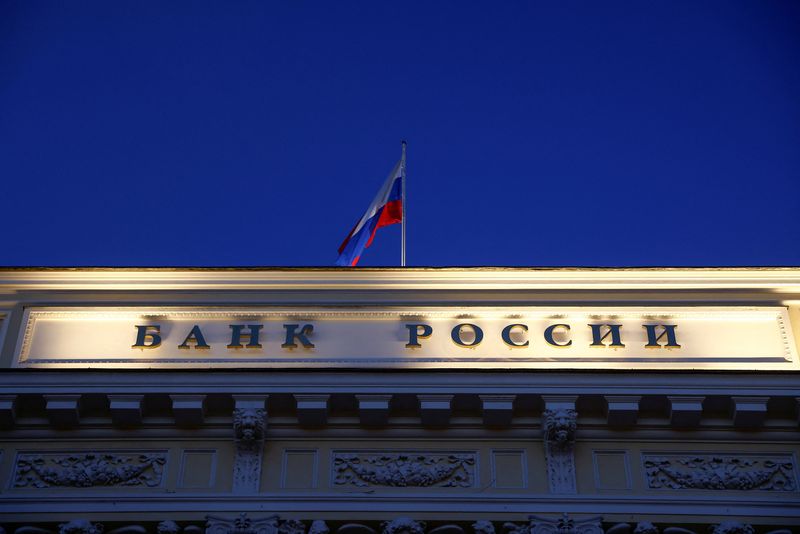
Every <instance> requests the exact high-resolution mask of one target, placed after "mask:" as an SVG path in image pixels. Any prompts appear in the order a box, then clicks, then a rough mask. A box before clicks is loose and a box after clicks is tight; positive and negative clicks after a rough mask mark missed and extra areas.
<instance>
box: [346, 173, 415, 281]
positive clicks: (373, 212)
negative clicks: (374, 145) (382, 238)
mask: <svg viewBox="0 0 800 534" xmlns="http://www.w3.org/2000/svg"><path fill="white" fill-rule="evenodd" d="M399 222H403V160H402V159H401V160H400V161H398V162H397V165H395V166H394V168H393V169H392V172H391V173H390V174H389V177H388V178H387V179H386V181H385V182H384V183H383V186H381V188H380V190H379V191H378V194H377V195H375V199H374V200H373V201H372V203H371V204H370V205H369V208H367V212H366V213H365V214H364V215H363V216H362V217H361V219H359V220H358V222H357V223H356V225H355V226H354V227H353V229H352V230H350V233H349V234H348V235H347V237H346V238H345V240H344V242H343V243H342V245H341V246H340V247H339V259H337V260H336V265H339V266H341V267H354V266H355V265H356V264H357V263H358V260H359V258H361V254H362V253H363V252H364V249H365V248H367V247H368V246H370V245H371V244H372V240H373V239H374V238H375V232H376V231H377V230H378V228H380V227H382V226H388V225H390V224H396V223H399Z"/></svg>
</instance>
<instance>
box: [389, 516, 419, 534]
mask: <svg viewBox="0 0 800 534" xmlns="http://www.w3.org/2000/svg"><path fill="white" fill-rule="evenodd" d="M381 534H425V521H414V520H413V519H411V518H408V517H398V518H397V519H392V520H391V521H384V522H383V523H381Z"/></svg>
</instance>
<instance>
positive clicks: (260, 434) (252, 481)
mask: <svg viewBox="0 0 800 534" xmlns="http://www.w3.org/2000/svg"><path fill="white" fill-rule="evenodd" d="M239 402H240V404H241V401H239ZM246 402H248V403H250V404H252V401H246ZM258 402H259V401H255V404H258ZM264 402H265V399H264V398H263V397H262V398H261V400H260V406H264ZM266 417H267V411H266V410H265V409H264V408H254V407H251V406H248V407H246V408H236V409H234V410H233V434H234V439H235V440H236V457H235V459H234V464H233V491H234V492H237V493H246V492H257V491H258V487H259V484H260V482H261V463H262V461H261V460H262V455H263V451H264V435H265V429H266Z"/></svg>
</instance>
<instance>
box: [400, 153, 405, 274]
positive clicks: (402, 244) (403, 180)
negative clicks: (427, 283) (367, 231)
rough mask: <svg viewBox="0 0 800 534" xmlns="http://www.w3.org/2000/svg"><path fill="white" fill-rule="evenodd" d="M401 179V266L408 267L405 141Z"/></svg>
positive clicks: (401, 161)
mask: <svg viewBox="0 0 800 534" xmlns="http://www.w3.org/2000/svg"><path fill="white" fill-rule="evenodd" d="M400 177H401V178H400V179H401V181H402V184H401V185H402V187H403V195H402V202H401V205H402V207H403V214H402V217H403V221H402V228H403V230H402V238H401V245H400V266H401V267H405V266H406V142H405V141H403V155H402V157H401V158H400Z"/></svg>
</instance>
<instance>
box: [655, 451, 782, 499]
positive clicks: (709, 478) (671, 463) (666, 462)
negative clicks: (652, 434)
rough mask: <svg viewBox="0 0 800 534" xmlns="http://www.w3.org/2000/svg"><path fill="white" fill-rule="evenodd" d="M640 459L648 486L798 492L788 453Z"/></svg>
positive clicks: (657, 456) (659, 456)
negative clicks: (779, 454)
mask: <svg viewBox="0 0 800 534" xmlns="http://www.w3.org/2000/svg"><path fill="white" fill-rule="evenodd" d="M642 459H643V462H644V468H645V476H646V478H647V486H648V487H649V488H655V489H662V488H666V489H706V490H763V491H797V478H796V475H795V468H794V461H793V459H792V457H791V456H790V455H781V456H752V455H718V454H692V455H681V456H677V455H670V456H667V455H643V456H642Z"/></svg>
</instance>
